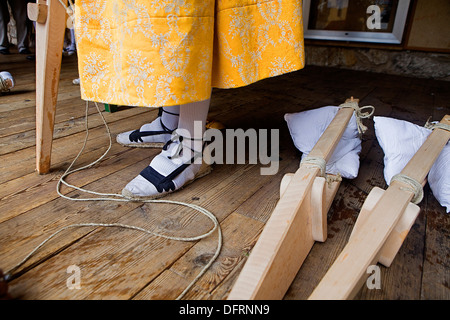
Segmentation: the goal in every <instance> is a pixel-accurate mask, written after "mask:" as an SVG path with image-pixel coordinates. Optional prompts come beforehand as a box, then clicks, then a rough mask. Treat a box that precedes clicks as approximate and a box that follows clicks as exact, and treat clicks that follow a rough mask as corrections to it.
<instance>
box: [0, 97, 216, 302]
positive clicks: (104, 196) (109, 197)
mask: <svg viewBox="0 0 450 320" xmlns="http://www.w3.org/2000/svg"><path fill="white" fill-rule="evenodd" d="M95 106H96V108H97V112H98V113H99V114H100V116H101V118H102V120H103V124H104V125H105V128H106V131H107V134H108V137H109V146H108V149H107V150H106V151H105V153H103V155H101V156H100V158H98V159H97V160H95V161H94V162H92V163H90V164H88V165H85V166H83V167H80V168H77V169H74V170H71V169H72V167H73V165H74V164H75V162H76V161H77V160H78V158H79V157H80V156H81V154H82V153H83V151H84V149H85V147H86V143H87V141H88V137H89V125H88V109H89V102H86V115H85V128H86V136H85V139H84V143H83V146H82V148H81V150H80V152H79V153H78V155H77V156H76V157H75V159H74V160H73V161H72V163H71V164H70V165H69V167H68V168H67V170H66V171H65V172H64V174H63V175H62V176H61V178H60V179H59V181H58V183H57V186H56V191H57V192H58V194H59V195H60V196H61V197H62V198H65V199H68V200H71V201H120V202H131V201H137V200H130V199H127V198H125V197H124V196H123V195H121V194H115V193H99V192H95V191H91V190H86V189H83V188H80V187H77V186H74V185H71V184H69V183H67V182H66V181H65V180H64V178H65V177H67V176H68V175H70V174H72V173H74V172H77V171H80V170H84V169H88V168H90V167H92V166H93V165H95V164H97V163H98V162H100V161H101V160H102V159H103V158H104V157H105V156H106V155H107V154H108V152H109V150H110V149H111V147H112V138H111V132H110V129H109V127H108V124H107V123H106V120H105V117H104V116H103V114H102V112H101V111H100V108H99V107H98V104H97V103H96V102H95ZM61 183H62V184H64V185H66V186H68V187H70V188H73V189H76V190H79V191H81V192H85V193H90V194H94V195H98V196H101V197H100V198H71V197H68V196H66V195H64V194H62V193H61V192H60V187H61ZM139 202H144V203H165V204H175V205H180V206H185V207H189V208H191V209H193V210H196V211H198V212H200V213H202V214H204V215H205V216H207V217H208V218H209V219H210V220H211V221H212V222H213V224H214V227H213V228H212V229H211V230H210V231H208V232H206V233H204V234H201V235H198V236H195V237H189V238H186V237H172V236H167V235H164V234H160V233H156V232H153V231H150V230H147V229H143V228H140V227H136V226H130V225H125V224H119V223H109V224H104V223H77V224H72V225H68V226H66V227H63V228H61V229H59V230H58V231H56V232H55V233H53V234H52V235H50V236H49V237H48V238H46V239H45V240H44V241H42V242H41V243H40V244H39V245H38V246H37V247H35V248H34V249H33V250H32V251H31V252H30V253H29V254H28V255H27V256H26V257H25V258H24V259H23V260H22V261H21V262H19V263H18V264H17V265H16V266H14V267H13V268H11V269H10V270H9V271H8V272H6V276H5V279H6V280H7V281H8V280H9V279H10V278H11V277H12V275H13V273H14V271H16V270H17V269H18V268H19V267H20V266H22V265H23V264H24V263H25V262H27V261H28V259H30V258H31V257H32V256H33V255H34V254H35V253H36V252H37V251H38V250H39V249H40V248H41V247H42V246H44V245H45V244H46V243H47V242H48V241H50V240H51V239H52V238H54V237H55V236H56V235H57V234H59V233H60V232H62V231H64V230H66V229H69V228H76V227H89V226H91V227H119V228H126V229H132V230H137V231H142V232H145V233H147V234H150V235H154V236H157V237H161V238H165V239H170V240H176V241H197V240H201V239H203V238H206V237H208V236H210V235H211V234H212V233H213V232H214V231H216V230H217V232H218V244H217V249H216V252H215V253H214V256H213V257H212V258H211V260H210V261H209V262H208V263H207V264H206V265H205V267H204V268H203V269H202V270H201V271H200V273H199V274H198V275H197V277H195V279H194V280H193V281H192V282H191V283H190V284H189V285H188V286H187V288H186V289H185V290H184V291H183V292H182V293H181V294H180V295H179V296H178V297H177V298H176V299H177V300H179V299H181V298H182V297H183V296H184V295H185V294H186V292H187V291H188V290H189V289H190V288H191V287H192V286H193V285H194V284H195V282H197V280H198V279H199V278H200V277H201V276H202V275H203V274H204V273H205V272H206V271H207V270H208V268H209V267H210V266H211V265H212V264H213V262H214V261H215V260H216V259H217V257H218V256H219V254H220V251H221V249H222V231H221V228H220V224H219V222H218V220H217V218H216V217H215V216H214V215H213V214H212V213H211V212H210V211H208V210H206V209H204V208H202V207H200V206H198V205H195V204H190V203H184V202H180V201H172V200H163V199H162V200H139Z"/></svg>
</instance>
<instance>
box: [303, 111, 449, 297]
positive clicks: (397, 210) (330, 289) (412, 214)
mask: <svg viewBox="0 0 450 320" xmlns="http://www.w3.org/2000/svg"><path fill="white" fill-rule="evenodd" d="M441 123H445V124H450V116H449V115H446V116H445V117H444V118H443V119H442V121H441ZM449 138H450V132H449V131H446V130H443V129H435V130H434V131H433V132H432V133H431V134H430V136H429V137H428V139H427V140H426V141H425V142H424V144H423V145H422V146H421V148H420V149H419V150H418V151H417V153H416V154H415V155H414V156H413V158H412V159H411V160H410V161H409V162H408V164H407V165H406V166H405V168H404V169H403V170H402V172H401V173H402V174H403V175H406V176H408V177H410V178H412V179H414V180H416V181H417V182H419V183H422V185H423V184H424V183H425V178H426V176H427V174H428V172H429V171H430V169H431V167H432V165H433V163H434V162H435V161H436V159H437V157H438V156H439V154H440V152H441V151H442V149H443V147H444V146H445V145H446V144H447V142H448V140H449ZM413 196H414V193H413V191H412V190H411V187H410V186H408V185H407V184H406V183H404V182H402V181H398V180H394V181H392V182H391V184H390V186H389V188H387V190H386V191H382V190H377V189H375V190H374V191H372V192H371V194H370V195H369V197H368V199H367V200H366V202H367V204H366V203H365V204H364V206H363V210H362V212H361V213H360V217H358V220H360V221H358V220H357V223H356V225H355V227H356V228H355V230H354V231H353V233H352V235H351V237H350V240H349V242H348V244H347V245H346V246H345V247H344V249H343V250H342V252H341V254H340V255H339V256H338V257H337V259H336V261H335V262H334V264H333V265H332V266H331V268H330V269H329V270H328V272H327V274H326V275H325V276H324V277H323V279H322V281H321V282H320V283H319V285H318V286H317V287H316V289H315V290H314V292H313V293H312V294H311V296H310V297H309V298H310V299H333V300H335V299H350V298H352V297H353V296H354V295H355V294H356V293H357V292H358V291H359V289H360V288H361V286H362V284H363V283H364V275H365V274H366V271H367V268H368V267H369V266H370V265H372V264H376V263H377V262H382V263H383V264H385V265H390V263H391V262H392V260H393V258H394V256H395V254H396V253H397V251H398V249H399V248H400V246H401V244H402V243H403V240H404V239H405V238H406V234H407V233H408V231H409V229H410V228H411V226H412V224H413V223H414V220H415V218H416V217H417V214H418V212H419V208H418V207H417V206H416V205H413V204H411V203H410V201H411V199H412V198H413ZM369 198H370V199H369Z"/></svg>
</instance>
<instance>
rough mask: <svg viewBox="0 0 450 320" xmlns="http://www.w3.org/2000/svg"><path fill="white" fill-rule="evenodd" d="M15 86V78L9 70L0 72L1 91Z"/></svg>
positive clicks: (6, 90)
mask: <svg viewBox="0 0 450 320" xmlns="http://www.w3.org/2000/svg"><path fill="white" fill-rule="evenodd" d="M12 88H14V78H13V77H12V75H11V73H9V72H7V71H2V72H0V92H8V91H9V90H11V89H12Z"/></svg>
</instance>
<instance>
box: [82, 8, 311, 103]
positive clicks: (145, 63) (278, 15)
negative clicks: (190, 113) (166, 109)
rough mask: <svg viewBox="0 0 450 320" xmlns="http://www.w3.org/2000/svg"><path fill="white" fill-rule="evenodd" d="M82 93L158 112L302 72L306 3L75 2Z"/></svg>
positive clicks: (86, 95) (92, 98) (91, 99)
mask: <svg viewBox="0 0 450 320" xmlns="http://www.w3.org/2000/svg"><path fill="white" fill-rule="evenodd" d="M75 5H76V10H75V12H76V16H75V22H76V23H75V31H76V37H77V46H78V58H79V74H80V80H81V81H80V86H81V96H82V98H83V99H84V100H90V101H97V102H104V103H110V104H116V105H129V106H148V107H160V106H170V105H178V104H186V103H190V102H194V101H202V100H205V99H208V98H209V97H210V95H211V88H212V87H216V88H235V87H240V86H245V85H248V84H251V83H253V82H256V81H258V80H261V79H264V78H267V77H273V76H277V75H281V74H284V73H287V72H291V71H295V70H299V69H301V68H303V67H304V63H305V59H304V48H303V21H302V1H301V0H77V1H76V3H75Z"/></svg>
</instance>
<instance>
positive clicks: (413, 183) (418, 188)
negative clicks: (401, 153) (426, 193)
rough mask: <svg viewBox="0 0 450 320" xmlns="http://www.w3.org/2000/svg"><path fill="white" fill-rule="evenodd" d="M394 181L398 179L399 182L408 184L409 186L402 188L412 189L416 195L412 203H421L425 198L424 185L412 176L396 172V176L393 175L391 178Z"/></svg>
mask: <svg viewBox="0 0 450 320" xmlns="http://www.w3.org/2000/svg"><path fill="white" fill-rule="evenodd" d="M393 181H398V182H401V183H404V184H406V185H408V188H401V189H402V190H407V191H411V192H413V193H414V197H413V198H412V200H411V202H412V203H414V204H419V203H420V202H421V201H422V199H423V187H422V184H421V183H420V182H419V181H417V180H415V179H413V178H411V177H408V176H407V175H404V174H401V173H399V174H396V175H395V176H393V177H392V179H391V183H392V182H393Z"/></svg>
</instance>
